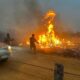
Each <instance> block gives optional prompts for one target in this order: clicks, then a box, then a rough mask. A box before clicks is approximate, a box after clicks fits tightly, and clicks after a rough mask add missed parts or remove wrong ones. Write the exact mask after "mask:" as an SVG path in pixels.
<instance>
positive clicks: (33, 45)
mask: <svg viewBox="0 0 80 80" xmlns="http://www.w3.org/2000/svg"><path fill="white" fill-rule="evenodd" d="M36 43H37V40H36V38H35V34H32V36H31V37H30V49H31V50H32V51H33V52H34V53H36Z"/></svg>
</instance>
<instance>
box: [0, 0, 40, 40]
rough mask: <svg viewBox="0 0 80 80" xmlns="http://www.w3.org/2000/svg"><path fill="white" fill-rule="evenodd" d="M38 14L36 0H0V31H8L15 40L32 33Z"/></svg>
mask: <svg viewBox="0 0 80 80" xmlns="http://www.w3.org/2000/svg"><path fill="white" fill-rule="evenodd" d="M40 16H41V11H40V8H39V5H38V3H37V2H36V0H0V31H1V32H5V33H7V32H9V33H10V34H11V35H12V36H13V37H14V38H16V39H17V41H22V40H24V38H25V37H26V38H27V37H29V35H30V34H32V33H34V29H35V30H36V29H37V26H38V24H39V20H40Z"/></svg>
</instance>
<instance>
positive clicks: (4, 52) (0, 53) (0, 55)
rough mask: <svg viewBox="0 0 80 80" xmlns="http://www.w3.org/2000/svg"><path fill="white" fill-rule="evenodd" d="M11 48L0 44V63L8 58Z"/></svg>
mask: <svg viewBox="0 0 80 80" xmlns="http://www.w3.org/2000/svg"><path fill="white" fill-rule="evenodd" d="M10 54H11V46H8V45H6V44H4V43H0V61H6V60H8V58H9V57H10Z"/></svg>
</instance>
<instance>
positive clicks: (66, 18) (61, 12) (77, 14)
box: [38, 0, 80, 31]
mask: <svg viewBox="0 0 80 80" xmlns="http://www.w3.org/2000/svg"><path fill="white" fill-rule="evenodd" d="M38 1H39V3H40V5H41V8H42V10H43V11H46V10H47V9H52V8H53V9H54V10H55V11H56V14H57V16H59V18H60V20H61V21H62V23H63V26H64V27H68V28H70V29H73V30H75V31H80V0H38Z"/></svg>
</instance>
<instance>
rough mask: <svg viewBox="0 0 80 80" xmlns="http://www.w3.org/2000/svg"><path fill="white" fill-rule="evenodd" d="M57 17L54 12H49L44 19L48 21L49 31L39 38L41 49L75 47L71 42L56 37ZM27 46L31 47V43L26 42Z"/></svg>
mask: <svg viewBox="0 0 80 80" xmlns="http://www.w3.org/2000/svg"><path fill="white" fill-rule="evenodd" d="M55 16H56V14H55V12H54V11H49V12H47V13H46V15H45V16H44V18H43V21H44V20H45V21H46V27H47V31H46V32H44V33H43V34H41V35H39V36H38V38H37V41H38V43H39V47H40V48H53V47H60V48H66V47H70V46H73V45H74V44H73V43H72V42H71V41H70V40H65V39H60V38H59V37H58V36H56V34H55V29H54V28H55V25H54V18H55ZM26 44H27V45H30V43H29V41H26Z"/></svg>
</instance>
